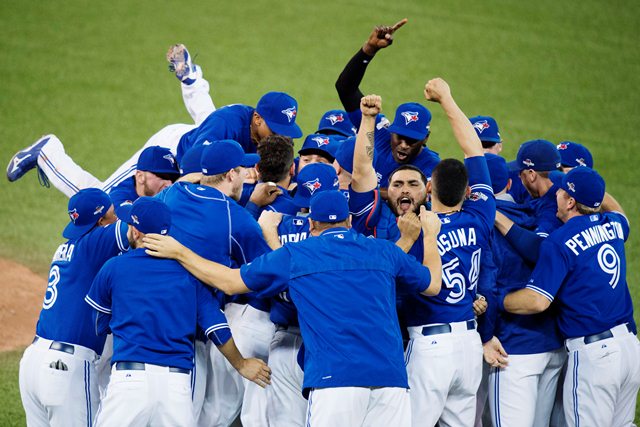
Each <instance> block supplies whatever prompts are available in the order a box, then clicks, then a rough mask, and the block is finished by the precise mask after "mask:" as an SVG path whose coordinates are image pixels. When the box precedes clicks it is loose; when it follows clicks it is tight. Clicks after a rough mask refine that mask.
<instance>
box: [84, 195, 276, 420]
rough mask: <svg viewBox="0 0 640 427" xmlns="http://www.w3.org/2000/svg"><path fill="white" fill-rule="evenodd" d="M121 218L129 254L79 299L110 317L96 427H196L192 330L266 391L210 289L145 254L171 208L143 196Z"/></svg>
mask: <svg viewBox="0 0 640 427" xmlns="http://www.w3.org/2000/svg"><path fill="white" fill-rule="evenodd" d="M125 220H126V222H128V223H129V230H128V238H129V243H130V244H131V247H132V248H133V249H134V250H133V251H130V252H129V253H127V254H126V255H123V256H120V257H117V258H114V259H113V260H110V261H109V262H107V263H106V264H105V265H104V267H103V268H102V269H101V270H100V272H99V273H98V275H97V276H96V278H95V280H94V281H93V285H92V286H91V289H90V290H89V292H88V294H87V296H86V298H85V300H86V302H87V303H88V304H89V305H90V306H91V307H93V308H94V309H95V310H96V311H97V312H98V313H100V314H104V315H107V316H109V327H110V329H111V331H112V332H113V336H114V351H113V358H112V362H113V367H112V375H111V380H110V382H109V386H108V388H107V394H106V397H105V399H104V401H103V403H102V407H101V410H100V412H99V414H98V415H97V418H96V425H97V426H110V425H114V426H115V425H123V424H124V425H195V420H193V412H192V404H191V378H190V374H191V370H192V368H193V357H194V350H193V339H194V333H195V330H196V324H197V325H198V326H199V327H200V328H201V329H202V330H203V331H205V334H206V335H207V336H208V337H209V339H211V341H212V342H213V343H214V344H215V345H216V346H217V347H218V349H219V350H220V351H221V352H222V353H223V354H224V355H225V357H226V358H227V359H228V360H229V361H230V362H231V363H232V364H233V366H234V367H235V368H236V369H237V370H238V372H240V374H241V375H243V376H245V377H246V378H249V379H250V380H252V381H256V382H258V383H260V384H261V385H263V386H265V385H267V384H268V383H269V376H270V375H269V369H268V367H267V366H266V365H265V363H264V362H262V361H261V360H258V359H250V360H247V359H244V358H243V357H242V356H241V354H240V353H239V351H238V349H237V348H236V346H235V344H234V342H233V339H232V338H231V333H230V330H229V326H228V324H227V322H226V319H225V318H224V314H223V313H222V311H221V310H220V305H219V303H218V301H217V300H216V299H215V298H214V297H213V295H212V293H211V292H210V291H209V289H207V288H206V287H204V286H203V285H202V284H201V283H200V282H198V281H197V280H195V279H194V278H193V276H191V275H190V274H188V273H187V272H186V271H185V270H184V269H183V268H182V267H181V266H180V265H179V264H178V263H177V262H175V261H171V260H163V259H157V258H153V257H150V256H149V255H147V254H145V251H144V249H143V248H142V245H141V243H142V238H143V237H144V235H145V234H146V233H159V234H167V233H168V232H169V229H170V227H171V213H170V211H169V208H168V207H167V206H166V205H165V204H164V203H162V202H161V201H160V200H158V199H154V198H149V197H142V198H140V199H138V200H137V201H136V202H135V203H134V204H133V206H132V207H131V209H130V213H129V214H128V215H127V217H126V219H125Z"/></svg>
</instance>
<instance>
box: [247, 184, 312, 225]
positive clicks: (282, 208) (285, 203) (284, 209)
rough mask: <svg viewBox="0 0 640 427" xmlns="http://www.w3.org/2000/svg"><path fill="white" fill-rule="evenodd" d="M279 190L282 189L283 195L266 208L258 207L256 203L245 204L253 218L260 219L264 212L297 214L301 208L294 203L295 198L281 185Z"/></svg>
mask: <svg viewBox="0 0 640 427" xmlns="http://www.w3.org/2000/svg"><path fill="white" fill-rule="evenodd" d="M254 188H255V186H254ZM278 188H279V189H280V191H282V194H280V195H279V196H278V197H276V199H275V200H274V201H273V203H271V204H269V205H266V206H258V205H256V204H255V203H252V202H249V201H248V200H247V203H245V206H244V207H245V209H246V210H248V211H249V213H250V214H251V216H253V217H254V218H255V219H258V218H260V214H262V212H263V211H271V212H279V213H281V214H285V215H295V214H297V213H298V211H299V210H300V208H298V206H296V205H295V204H294V203H293V197H291V194H289V191H288V190H287V189H286V188H284V187H281V186H279V185H278ZM243 194H244V190H243Z"/></svg>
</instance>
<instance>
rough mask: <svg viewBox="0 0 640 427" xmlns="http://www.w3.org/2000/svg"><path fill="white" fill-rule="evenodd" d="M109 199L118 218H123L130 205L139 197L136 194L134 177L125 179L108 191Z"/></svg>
mask: <svg viewBox="0 0 640 427" xmlns="http://www.w3.org/2000/svg"><path fill="white" fill-rule="evenodd" d="M109 197H111V201H112V202H113V207H114V209H115V211H116V215H117V216H118V218H124V217H125V216H126V214H127V213H128V208H129V207H130V206H131V204H132V203H133V202H135V201H136V200H137V199H138V197H140V196H138V193H137V192H136V177H135V176H132V177H130V178H127V179H125V180H124V181H122V182H121V183H120V184H118V185H116V186H115V187H113V188H112V189H111V191H109Z"/></svg>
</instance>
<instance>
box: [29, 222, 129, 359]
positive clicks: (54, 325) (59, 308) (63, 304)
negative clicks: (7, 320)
mask: <svg viewBox="0 0 640 427" xmlns="http://www.w3.org/2000/svg"><path fill="white" fill-rule="evenodd" d="M128 248H129V243H128V241H127V225H126V224H124V223H122V222H121V221H117V222H116V223H114V224H111V225H108V226H106V227H96V228H95V229H93V230H92V231H91V232H89V233H87V234H85V235H83V236H82V237H80V238H79V239H73V240H68V241H67V242H66V243H63V244H61V245H60V246H59V247H58V249H57V250H56V252H55V254H54V256H53V260H52V263H51V268H50V270H49V282H48V284H47V290H46V293H45V296H44V302H43V304H42V311H41V312H40V318H39V320H38V324H37V326H36V334H37V335H38V336H40V337H42V338H46V339H50V340H53V341H61V342H65V343H70V344H79V345H82V346H84V347H87V348H90V349H92V350H94V351H95V352H96V353H97V354H100V353H102V348H103V346H104V337H98V336H97V335H96V331H95V326H94V322H93V317H92V316H93V310H92V308H91V307H90V306H89V305H88V304H86V303H85V302H84V296H85V295H86V293H87V291H88V290H89V288H90V287H91V283H92V281H93V279H94V277H95V276H96V274H97V273H98V271H99V270H100V268H101V267H102V265H103V264H104V263H105V262H106V261H107V260H108V259H109V258H111V257H114V256H116V255H118V253H120V252H121V251H126V250H127V249H128Z"/></svg>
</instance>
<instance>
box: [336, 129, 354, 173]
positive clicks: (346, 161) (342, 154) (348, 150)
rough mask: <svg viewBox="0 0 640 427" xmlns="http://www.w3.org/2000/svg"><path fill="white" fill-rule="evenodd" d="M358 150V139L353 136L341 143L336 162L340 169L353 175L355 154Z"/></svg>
mask: <svg viewBox="0 0 640 427" xmlns="http://www.w3.org/2000/svg"><path fill="white" fill-rule="evenodd" d="M355 148H356V137H355V136H352V137H350V138H347V139H345V140H344V141H342V142H341V143H340V146H339V147H338V149H337V150H336V161H337V162H338V164H339V165H340V167H341V168H342V169H344V170H346V171H347V172H349V173H353V152H354V151H355Z"/></svg>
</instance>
